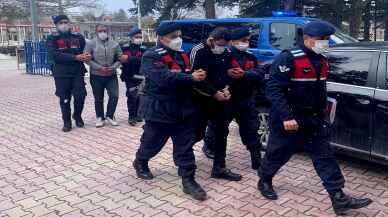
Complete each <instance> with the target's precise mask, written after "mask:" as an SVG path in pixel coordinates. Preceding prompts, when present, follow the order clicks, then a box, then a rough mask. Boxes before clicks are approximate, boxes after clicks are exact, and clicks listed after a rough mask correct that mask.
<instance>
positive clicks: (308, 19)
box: [164, 17, 317, 23]
mask: <svg viewBox="0 0 388 217" xmlns="http://www.w3.org/2000/svg"><path fill="white" fill-rule="evenodd" d="M311 20H317V19H315V18H310V17H260V18H259V17H258V18H222V19H184V20H168V21H164V22H177V23H207V22H217V23H222V22H263V21H264V22H265V21H287V22H290V21H291V22H295V23H298V22H306V21H311Z"/></svg>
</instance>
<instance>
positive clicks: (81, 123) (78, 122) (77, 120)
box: [73, 116, 85, 128]
mask: <svg viewBox="0 0 388 217" xmlns="http://www.w3.org/2000/svg"><path fill="white" fill-rule="evenodd" d="M73 119H74V121H75V125H76V126H77V127H79V128H83V127H84V126H85V123H84V120H82V118H81V117H74V116H73Z"/></svg>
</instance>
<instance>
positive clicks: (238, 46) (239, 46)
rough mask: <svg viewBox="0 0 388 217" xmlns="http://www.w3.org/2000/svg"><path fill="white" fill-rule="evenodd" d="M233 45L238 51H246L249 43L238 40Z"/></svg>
mask: <svg viewBox="0 0 388 217" xmlns="http://www.w3.org/2000/svg"><path fill="white" fill-rule="evenodd" d="M233 46H234V47H235V48H236V49H237V50H240V51H247V50H248V49H249V43H244V42H239V43H237V44H235V45H233Z"/></svg>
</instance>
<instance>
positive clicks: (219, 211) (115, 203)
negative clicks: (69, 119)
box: [0, 69, 388, 217]
mask: <svg viewBox="0 0 388 217" xmlns="http://www.w3.org/2000/svg"><path fill="white" fill-rule="evenodd" d="M0 70H1V69H0ZM1 74H2V75H4V74H6V76H0V97H1V100H0V123H1V124H0V217H4V216H11V217H16V216H45V217H54V216H63V217H70V216H74V217H80V216H123V217H130V216H136V217H137V216H158V217H161V216H183V217H191V216H207V217H221V216H231V217H238V216H266V217H269V216H290V217H295V216H300V217H302V216H317V217H318V216H319V217H322V216H334V215H333V211H332V210H331V208H330V203H329V199H328V196H327V195H326V193H325V191H324V189H323V188H322V186H321V184H320V182H319V179H318V177H317V175H316V174H315V172H314V170H313V167H312V164H311V161H310V160H308V159H307V158H306V157H305V156H303V155H298V156H295V157H294V158H293V159H292V161H291V162H289V163H288V164H287V165H286V166H285V167H284V169H282V171H281V172H280V173H279V175H278V176H277V177H276V180H275V182H274V183H275V188H276V190H277V191H278V193H279V195H280V199H279V200H278V201H276V202H270V201H267V200H264V199H263V197H261V196H260V195H259V194H258V192H257V190H256V183H257V177H256V174H255V173H254V172H253V171H252V170H251V169H250V168H249V155H248V153H247V151H246V150H245V149H244V148H242V146H241V145H240V141H239V139H238V137H236V136H235V135H236V134H237V133H236V131H235V130H233V131H234V132H233V135H232V136H230V138H229V143H230V146H229V147H230V148H229V150H228V164H229V166H230V167H231V168H234V169H235V170H237V169H238V170H240V171H241V173H242V175H243V176H244V178H243V180H242V181H241V182H239V183H233V182H224V181H219V180H214V179H210V178H209V172H210V165H211V163H210V161H209V160H208V159H206V158H205V157H204V156H203V155H202V153H201V152H200V151H199V150H200V146H201V145H197V146H196V156H197V162H198V168H199V169H198V176H197V179H198V181H199V182H200V183H201V184H202V185H203V187H204V188H205V189H206V191H207V192H208V194H209V196H210V199H209V200H208V201H206V202H202V203H199V202H194V201H192V200H191V199H190V198H189V197H187V196H186V195H184V194H183V193H182V192H181V190H180V180H179V178H178V177H177V174H176V168H175V167H174V165H173V163H172V157H171V153H172V149H171V145H167V146H166V148H165V149H164V151H163V152H162V153H161V154H160V155H158V156H157V157H156V158H155V159H154V160H153V161H152V162H151V164H150V166H151V169H152V171H153V172H154V174H155V175H156V178H155V179H154V180H152V181H141V180H139V179H136V177H135V174H134V171H133V169H132V168H131V162H132V160H133V158H134V153H135V151H136V149H137V146H138V140H139V136H140V135H141V133H142V129H141V127H130V126H129V125H128V124H126V118H127V117H126V108H125V97H124V88H123V86H121V87H120V88H121V99H120V103H119V106H118V111H117V119H118V121H119V122H120V124H121V126H119V127H116V128H114V127H109V126H108V127H104V128H101V129H96V128H95V127H93V125H94V107H93V105H92V103H93V101H92V96H91V92H90V86H88V90H89V96H88V98H87V102H86V103H87V105H86V107H85V113H84V119H85V122H86V128H85V129H75V130H73V131H72V132H71V133H68V134H64V133H62V132H61V131H60V128H61V120H60V114H59V108H58V105H57V104H58V99H57V98H56V97H55V96H54V95H53V92H54V90H53V81H52V78H49V77H41V76H28V75H24V74H21V73H20V72H11V71H10V72H5V71H4V70H3V71H2V72H1ZM87 83H88V82H87ZM341 159H342V160H341V167H342V168H343V171H344V174H345V175H346V179H347V189H348V190H349V191H351V192H352V193H353V194H354V195H360V196H361V195H365V196H366V195H367V196H369V197H372V198H373V199H374V200H375V203H374V204H373V205H371V206H370V207H369V208H368V209H362V210H359V211H357V212H352V213H351V215H350V216H379V217H380V216H381V217H383V216H388V190H387V189H388V181H387V178H388V172H387V168H386V167H382V166H379V165H375V164H371V163H366V162H360V161H357V160H352V159H347V158H341Z"/></svg>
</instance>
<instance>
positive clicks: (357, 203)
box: [330, 191, 372, 215]
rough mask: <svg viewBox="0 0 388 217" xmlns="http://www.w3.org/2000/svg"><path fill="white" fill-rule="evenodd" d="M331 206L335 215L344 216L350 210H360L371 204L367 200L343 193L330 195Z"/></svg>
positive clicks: (369, 200)
mask: <svg viewBox="0 0 388 217" xmlns="http://www.w3.org/2000/svg"><path fill="white" fill-rule="evenodd" d="M330 199H331V204H332V205H333V209H334V212H335V214H336V215H345V214H346V212H347V211H349V210H351V209H360V208H363V207H366V206H368V205H369V204H371V203H372V200H371V199H369V198H360V199H358V198H354V197H351V196H348V195H346V194H345V193H344V192H343V191H338V192H336V193H331V194H330Z"/></svg>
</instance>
